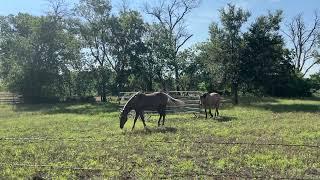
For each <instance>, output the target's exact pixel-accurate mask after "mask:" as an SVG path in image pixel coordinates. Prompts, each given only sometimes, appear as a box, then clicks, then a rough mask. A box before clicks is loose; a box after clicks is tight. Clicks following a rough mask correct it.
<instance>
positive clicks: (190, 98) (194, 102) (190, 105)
mask: <svg viewBox="0 0 320 180" xmlns="http://www.w3.org/2000/svg"><path fill="white" fill-rule="evenodd" d="M135 93H137V92H120V96H119V98H118V100H119V108H120V109H122V108H123V106H124V105H125V103H126V102H127V101H128V100H129V99H130V98H131V96H133V95H134V94H135ZM166 93H168V94H169V95H170V96H172V97H174V98H177V99H179V100H182V101H183V102H184V103H185V104H184V105H183V106H175V105H170V106H167V109H166V112H167V113H191V114H194V115H195V116H196V117H197V114H198V113H201V111H202V110H201V107H200V103H199V102H200V95H201V94H203V93H204V92H201V91H169V92H166ZM145 113H149V114H150V113H157V112H156V111H145Z"/></svg>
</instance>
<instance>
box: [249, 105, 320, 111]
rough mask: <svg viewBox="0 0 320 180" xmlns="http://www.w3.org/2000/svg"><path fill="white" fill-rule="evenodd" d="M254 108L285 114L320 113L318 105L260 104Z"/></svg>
mask: <svg viewBox="0 0 320 180" xmlns="http://www.w3.org/2000/svg"><path fill="white" fill-rule="evenodd" d="M254 107H258V108H263V109H266V110H270V111H272V112H275V113H284V112H309V113H319V112H320V105H317V104H258V105H255V106H254Z"/></svg>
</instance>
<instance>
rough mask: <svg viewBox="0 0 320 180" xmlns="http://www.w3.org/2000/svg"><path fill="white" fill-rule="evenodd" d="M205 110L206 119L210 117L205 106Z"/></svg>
mask: <svg viewBox="0 0 320 180" xmlns="http://www.w3.org/2000/svg"><path fill="white" fill-rule="evenodd" d="M204 112H205V113H206V119H207V118H208V114H207V109H206V108H204Z"/></svg>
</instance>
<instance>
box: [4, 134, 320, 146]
mask: <svg viewBox="0 0 320 180" xmlns="http://www.w3.org/2000/svg"><path fill="white" fill-rule="evenodd" d="M0 141H18V142H37V141H39V142H43V141H49V142H65V141H71V142H88V143H90V142H92V143H126V142H128V141H124V140H106V139H92V138H83V139H76V138H48V137H25V138H15V137H0ZM147 142H148V143H168V144H179V143H197V144H216V145H247V146H284V147H306V148H320V145H317V144H282V143H256V142H235V141H231V142H228V141H198V140H195V141H190V140H176V141H163V140H151V141H147Z"/></svg>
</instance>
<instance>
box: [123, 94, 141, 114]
mask: <svg viewBox="0 0 320 180" xmlns="http://www.w3.org/2000/svg"><path fill="white" fill-rule="evenodd" d="M138 94H142V93H141V92H140V91H139V92H137V93H135V94H134V95H132V96H131V97H130V99H129V100H128V101H127V103H126V104H125V105H124V106H123V109H122V111H123V110H125V109H126V108H127V106H128V104H129V103H130V102H131V101H132V99H133V98H134V97H135V96H136V95H138Z"/></svg>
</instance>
